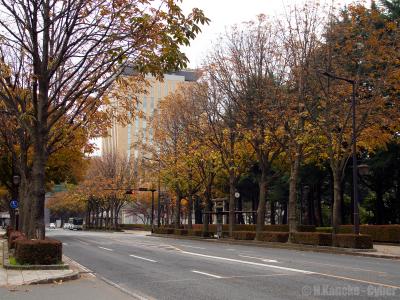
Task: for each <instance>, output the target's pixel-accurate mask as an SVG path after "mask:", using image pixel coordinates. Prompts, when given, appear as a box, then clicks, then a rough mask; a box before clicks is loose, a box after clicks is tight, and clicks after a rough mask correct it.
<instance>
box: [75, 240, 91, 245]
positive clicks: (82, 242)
mask: <svg viewBox="0 0 400 300" xmlns="http://www.w3.org/2000/svg"><path fill="white" fill-rule="evenodd" d="M77 241H78V242H79V243H81V244H84V245H89V243H86V242H84V241H81V240H77Z"/></svg>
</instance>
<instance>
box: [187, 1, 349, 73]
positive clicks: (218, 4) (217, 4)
mask: <svg viewBox="0 0 400 300" xmlns="http://www.w3.org/2000/svg"><path fill="white" fill-rule="evenodd" d="M325 1H328V3H331V2H332V0H325ZM320 2H324V0H322V1H320ZM334 2H335V3H336V4H342V5H343V4H345V3H350V2H353V1H351V0H334ZM302 3H304V0H183V3H182V5H181V7H182V9H183V10H184V12H185V13H188V12H190V11H191V9H192V8H193V7H197V8H200V9H202V10H203V11H204V13H205V15H206V16H207V17H208V18H209V19H211V23H210V25H208V26H204V27H202V33H201V34H200V35H199V36H198V37H197V38H196V39H195V40H194V41H192V43H191V46H190V47H189V48H184V51H185V53H186V55H187V56H188V58H189V59H190V64H189V67H190V68H196V67H199V66H200V65H201V62H202V58H203V57H204V55H205V54H206V53H207V50H208V49H210V48H211V45H212V43H213V42H215V40H216V39H217V37H218V36H219V35H220V34H221V33H224V32H225V28H227V27H228V28H229V27H230V26H231V25H234V24H238V23H241V22H245V21H251V20H255V17H256V16H257V15H259V14H265V15H270V16H274V15H280V14H283V13H284V8H285V7H287V6H288V5H293V4H302Z"/></svg>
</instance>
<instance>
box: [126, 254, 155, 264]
mask: <svg viewBox="0 0 400 300" xmlns="http://www.w3.org/2000/svg"><path fill="white" fill-rule="evenodd" d="M129 256H130V257H134V258H138V259H143V260H147V261H150V262H157V261H155V260H153V259H150V258H145V257H141V256H136V255H133V254H131V255H129Z"/></svg>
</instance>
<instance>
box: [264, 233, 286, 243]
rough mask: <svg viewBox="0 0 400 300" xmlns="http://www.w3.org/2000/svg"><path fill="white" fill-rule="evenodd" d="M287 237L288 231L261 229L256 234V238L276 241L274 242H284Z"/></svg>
mask: <svg viewBox="0 0 400 300" xmlns="http://www.w3.org/2000/svg"><path fill="white" fill-rule="evenodd" d="M288 238H289V233H288V232H279V231H262V232H260V233H259V234H258V236H257V240H258V241H263V242H276V243H286V242H287V241H288Z"/></svg>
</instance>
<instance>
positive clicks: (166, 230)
mask: <svg viewBox="0 0 400 300" xmlns="http://www.w3.org/2000/svg"><path fill="white" fill-rule="evenodd" d="M153 232H154V233H157V234H173V233H174V229H173V228H167V227H160V228H154V231H153Z"/></svg>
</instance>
